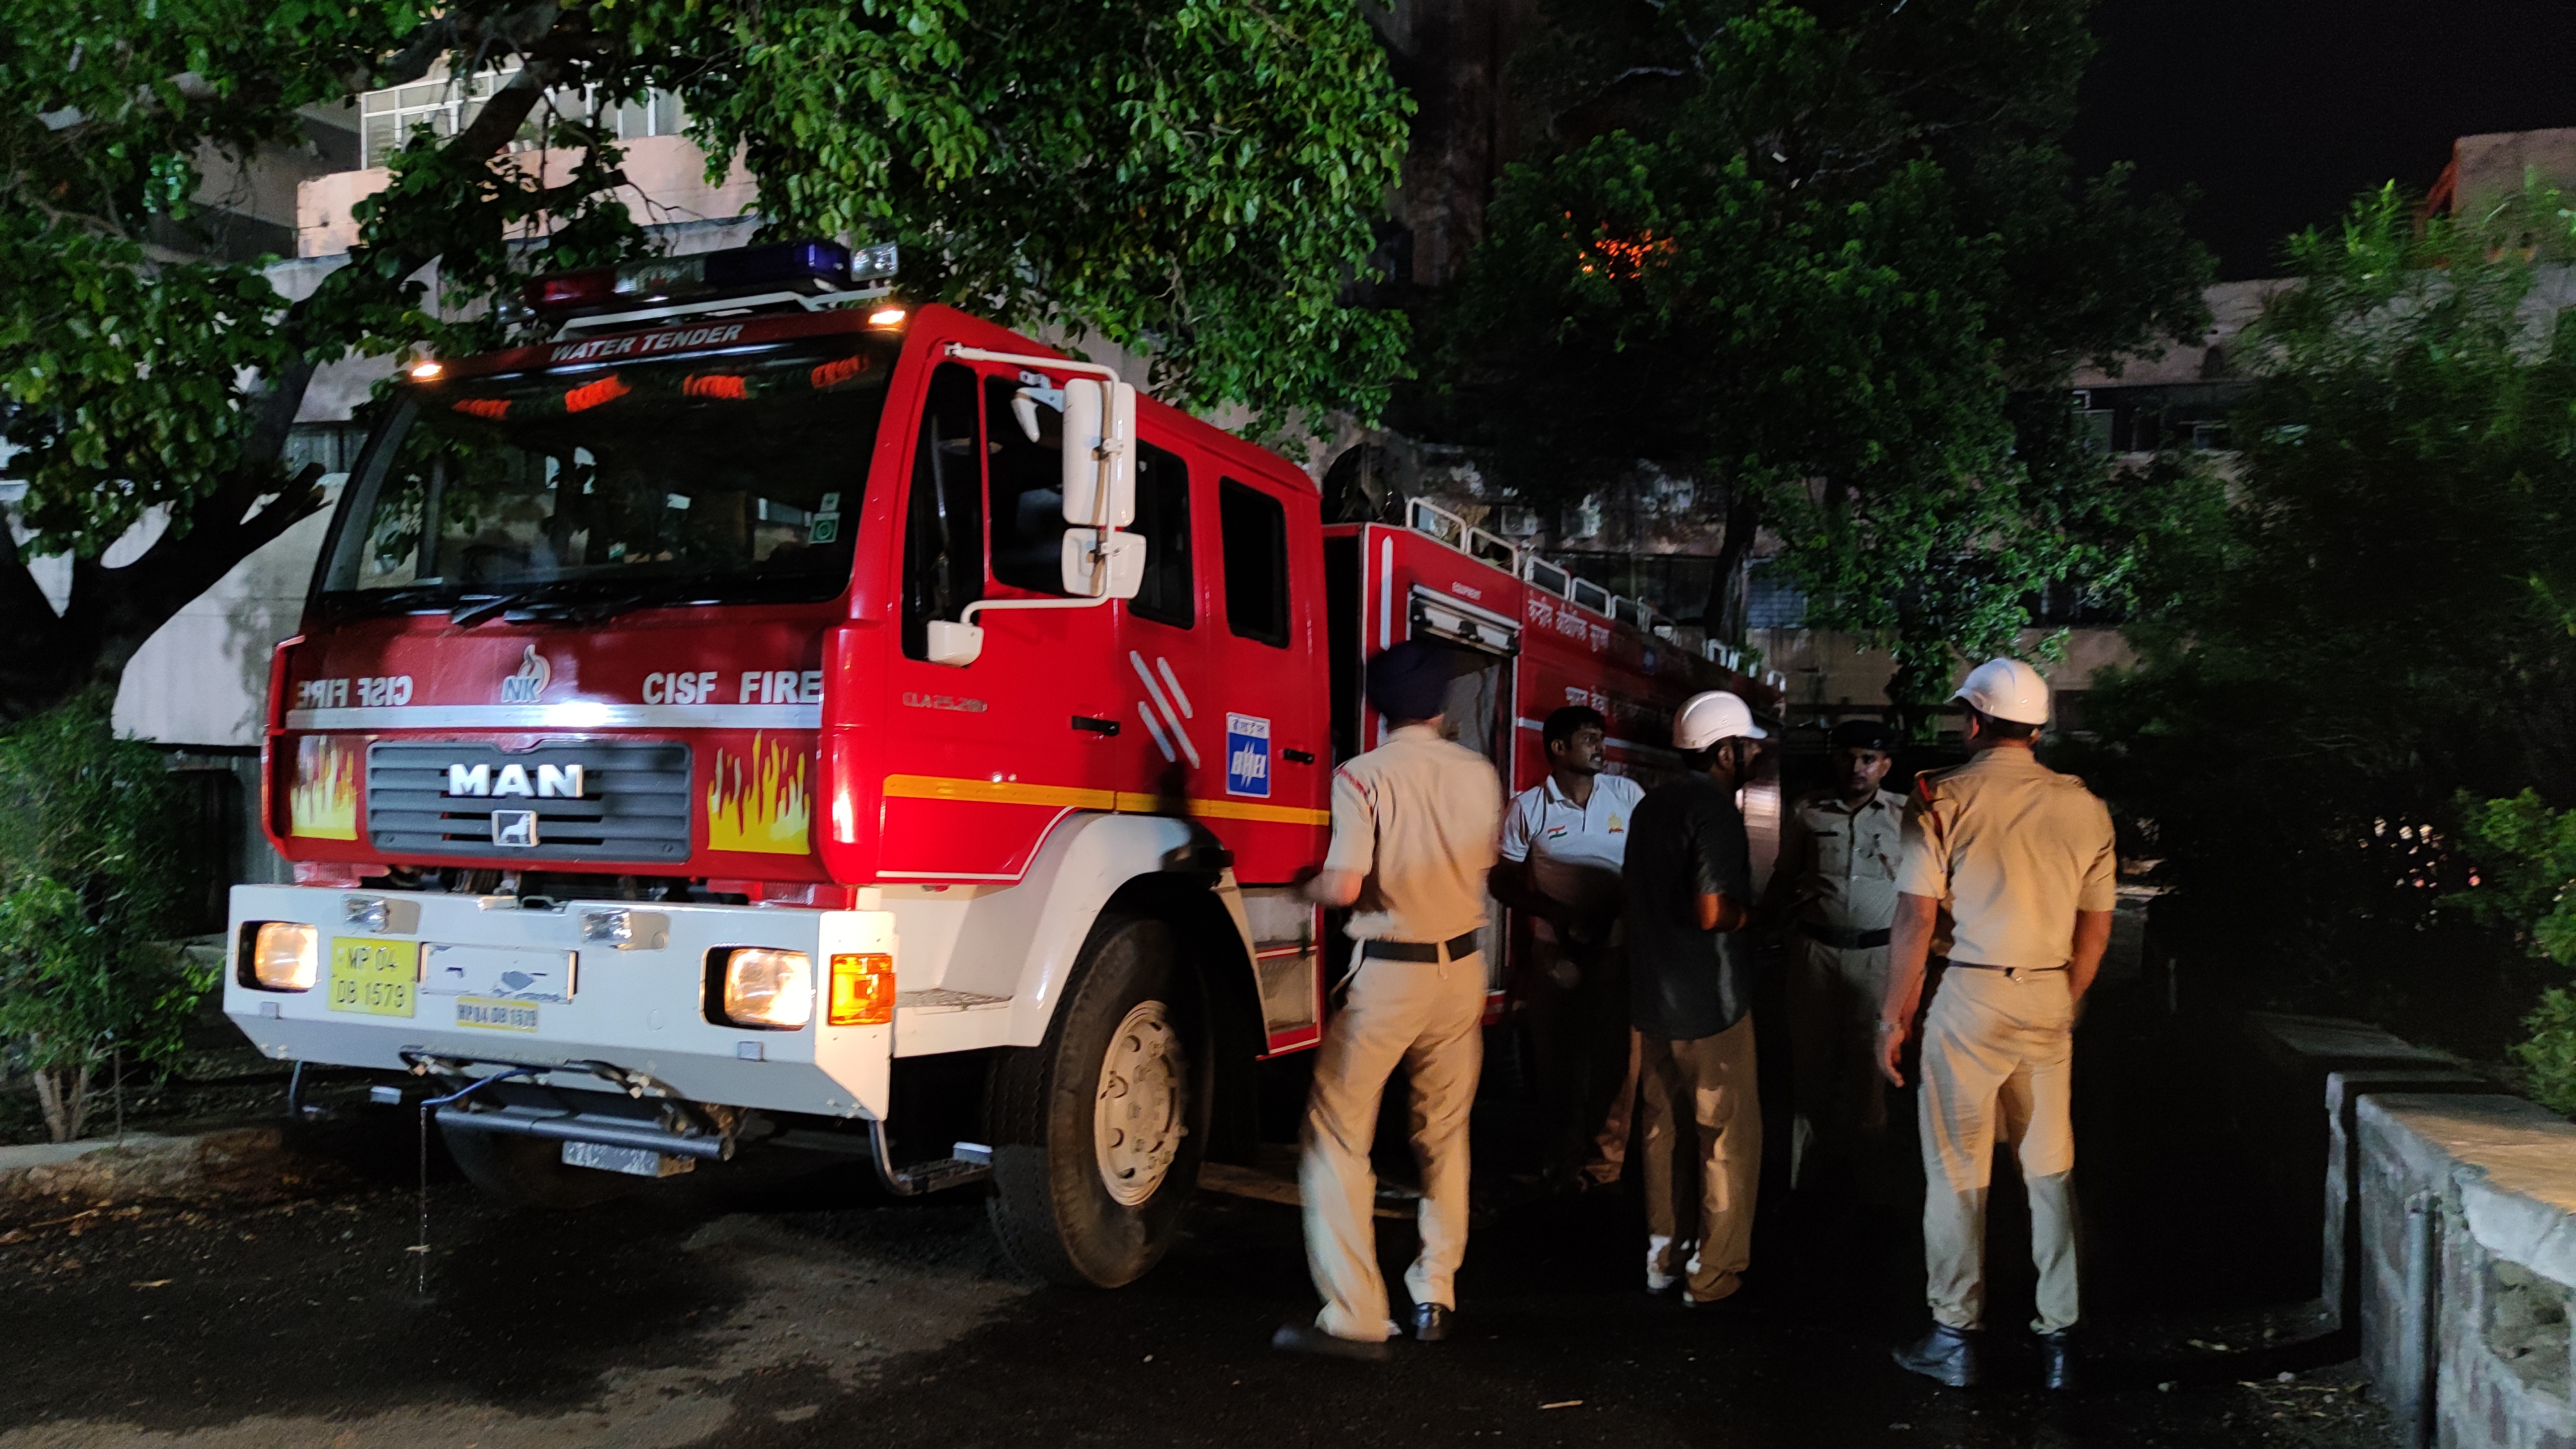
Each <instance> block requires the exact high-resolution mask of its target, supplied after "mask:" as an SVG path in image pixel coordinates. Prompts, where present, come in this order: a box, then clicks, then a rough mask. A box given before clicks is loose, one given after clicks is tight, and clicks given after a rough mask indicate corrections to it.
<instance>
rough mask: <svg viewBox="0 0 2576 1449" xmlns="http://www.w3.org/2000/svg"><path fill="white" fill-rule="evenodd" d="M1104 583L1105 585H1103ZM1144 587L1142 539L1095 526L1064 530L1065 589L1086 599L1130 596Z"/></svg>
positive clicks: (1143, 541) (1143, 548)
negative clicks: (1106, 531)
mask: <svg viewBox="0 0 2576 1449" xmlns="http://www.w3.org/2000/svg"><path fill="white" fill-rule="evenodd" d="M1104 585H1105V587H1104ZM1144 587H1145V540H1144V539H1143V538H1142V537H1141V536H1139V535H1137V534H1133V533H1111V534H1103V533H1102V532H1101V531H1100V530H1099V529H1096V528H1068V529H1066V530H1065V531H1064V591H1065V592H1066V593H1068V594H1078V595H1081V596H1083V597H1085V598H1095V599H1097V598H1110V599H1132V598H1134V597H1136V594H1137V592H1138V591H1139V590H1141V589H1143V588H1144Z"/></svg>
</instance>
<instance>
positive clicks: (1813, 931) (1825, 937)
mask: <svg viewBox="0 0 2576 1449" xmlns="http://www.w3.org/2000/svg"><path fill="white" fill-rule="evenodd" d="M1798 929H1799V930H1801V931H1804V932H1806V933H1807V935H1808V937H1809V938H1810V939H1812V940H1815V941H1819V942H1822V943H1823V944H1825V945H1828V946H1833V947H1836V948H1838V949H1841V950H1845V951H1866V950H1869V949H1870V948H1871V947H1873V946H1884V945H1886V944H1887V936H1888V933H1887V932H1885V931H1837V930H1835V929H1834V928H1833V927H1831V926H1819V925H1815V924H1813V923H1811V922H1807V921H1800V922H1799V923H1798Z"/></svg>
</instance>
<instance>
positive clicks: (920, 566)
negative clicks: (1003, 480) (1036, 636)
mask: <svg viewBox="0 0 2576 1449" xmlns="http://www.w3.org/2000/svg"><path fill="white" fill-rule="evenodd" d="M983 596H984V478H983V466H982V462H981V458H980V455H979V449H978V447H977V439H976V436H975V374H974V373H973V372H972V371H970V370H968V369H967V368H965V367H962V366H960V365H958V364H957V363H954V362H946V363H941V364H940V366H939V370H938V371H937V372H934V373H932V374H931V375H930V389H929V398H928V401H927V402H926V403H925V404H924V405H923V407H922V410H921V444H920V446H919V447H918V448H916V449H915V450H914V451H913V455H912V496H911V498H910V499H909V500H908V501H907V503H906V504H905V509H904V530H903V652H904V653H906V654H909V655H911V656H912V657H913V658H915V659H926V658H928V657H929V654H930V621H931V620H933V619H954V618H956V617H957V615H958V611H960V610H962V609H964V608H965V607H966V606H967V605H968V604H971V603H973V602H975V601H976V600H977V599H980V598H982V597H983Z"/></svg>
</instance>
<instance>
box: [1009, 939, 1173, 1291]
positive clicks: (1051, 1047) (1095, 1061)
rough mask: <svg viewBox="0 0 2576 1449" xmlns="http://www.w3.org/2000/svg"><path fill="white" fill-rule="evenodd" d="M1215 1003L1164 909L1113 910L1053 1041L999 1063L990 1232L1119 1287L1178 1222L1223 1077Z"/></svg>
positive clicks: (1092, 1280)
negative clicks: (1156, 915) (1213, 1044)
mask: <svg viewBox="0 0 2576 1449" xmlns="http://www.w3.org/2000/svg"><path fill="white" fill-rule="evenodd" d="M1207 1020H1208V1011H1207V1007H1206V1003H1205V1001H1204V1000H1203V997H1202V992H1201V990H1200V988H1199V984H1198V982H1197V981H1196V980H1195V979H1194V978H1192V977H1191V976H1190V975H1189V974H1188V973H1187V972H1186V971H1184V970H1183V969H1182V966H1181V962H1180V937H1179V935H1178V933H1177V932H1175V931H1174V930H1173V929H1172V927H1171V926H1170V925H1169V924H1168V923H1166V922H1163V921H1159V920H1153V919H1150V918H1146V917H1139V916H1105V917H1103V918H1102V919H1101V921H1100V922H1099V924H1097V925H1096V926H1094V927H1093V928H1092V932H1091V939H1090V941H1089V942H1088V943H1087V944H1086V945H1085V946H1084V947H1083V952H1082V959H1081V960H1080V961H1079V962H1077V963H1076V965H1075V967H1074V971H1073V978H1072V989H1071V993H1070V994H1069V995H1068V996H1067V997H1066V998H1065V1001H1064V1005H1063V1006H1062V1007H1061V1008H1060V1009H1058V1010H1057V1012H1056V1017H1055V1021H1054V1022H1053V1024H1051V1025H1050V1026H1049V1027H1048V1028H1047V1035H1046V1041H1045V1042H1044V1044H1042V1045H1039V1046H1035V1047H1021V1048H1017V1049H1015V1050H1012V1051H1009V1052H1005V1053H1004V1054H1003V1055H1002V1056H1001V1057H1000V1058H999V1059H998V1060H997V1061H996V1062H995V1064H994V1069H993V1084H992V1092H991V1095H990V1097H989V1098H988V1100H989V1101H990V1103H991V1113H992V1122H991V1126H992V1132H993V1188H994V1192H993V1196H992V1199H991V1213H992V1220H993V1230H994V1233H995V1234H996V1235H997V1236H998V1237H1000V1239H1001V1241H1002V1250H1003V1252H1005V1253H1006V1254H1008V1255H1009V1257H1010V1259H1011V1262H1012V1263H1013V1264H1014V1265H1015V1266H1016V1267H1018V1268H1019V1269H1020V1271H1022V1272H1023V1273H1026V1274H1028V1275H1030V1276H1032V1277H1036V1278H1042V1279H1045V1280H1047V1281H1049V1282H1054V1283H1065V1284H1074V1285H1083V1284H1088V1285H1090V1286H1092V1287H1096V1288H1116V1287H1119V1286H1121V1285H1123V1284H1127V1283H1132V1282H1134V1281H1135V1280H1136V1279H1138V1278H1141V1277H1143V1276H1144V1275H1145V1273H1146V1272H1147V1270H1149V1269H1151V1268H1152V1267H1153V1266H1154V1265H1155V1264H1156V1263H1158V1262H1160V1261H1161V1260H1162V1257H1163V1254H1164V1253H1165V1252H1166V1251H1167V1250H1169V1249H1170V1247H1171V1245H1172V1240H1173V1239H1174V1238H1175V1237H1176V1236H1178V1234H1179V1232H1180V1223H1181V1215H1182V1212H1183V1210H1184V1209H1185V1208H1187V1207H1188V1205H1189V1200H1190V1195H1191V1193H1192V1192H1194V1191H1195V1190H1196V1188H1197V1186H1198V1175H1199V1159H1200V1157H1201V1156H1202V1155H1203V1153H1204V1151H1205V1149H1206V1144H1207V1133H1208V1120H1209V1112H1208V1109H1209V1099H1210V1096H1211V1095H1212V1090H1211V1089H1212V1088H1213V1086H1214V1084H1215V1071H1214V1068H1215V1061H1214V1054H1213V1052H1212V1051H1211V1049H1210V1045H1209V1034H1208V1031H1207Z"/></svg>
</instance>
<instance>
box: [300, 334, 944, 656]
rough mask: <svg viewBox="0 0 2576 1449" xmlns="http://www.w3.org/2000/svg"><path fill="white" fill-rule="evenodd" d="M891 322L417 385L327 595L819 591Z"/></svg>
mask: <svg viewBox="0 0 2576 1449" xmlns="http://www.w3.org/2000/svg"><path fill="white" fill-rule="evenodd" d="M893 363H894V342H893V340H892V339H875V338H838V339H834V340H833V343H832V344H831V345H829V346H827V347H818V346H816V345H813V344H810V343H809V344H806V345H802V346H795V347H773V348H764V349H760V350H757V351H753V352H749V353H735V354H731V355H726V356H719V357H699V358H679V359H672V360H668V361H652V362H641V363H632V364H625V365H620V366H614V367H609V368H586V369H583V370H580V371H577V372H553V373H527V374H520V375H517V376H508V377H499V378H489V379H466V380H458V381H454V382H449V383H432V384H425V385H423V384H415V385H409V386H406V387H405V388H404V389H403V390H402V391H403V393H404V397H403V398H402V400H401V401H400V402H399V403H398V404H397V405H396V407H395V409H394V412H393V415H392V416H391V417H390V418H388V419H387V421H386V422H385V423H384V424H383V426H382V428H381V429H380V431H379V435H378V436H377V438H376V439H375V440H374V442H373V444H372V446H371V447H370V448H369V450H368V453H367V461H366V462H365V463H364V464H363V465H361V469H360V473H359V476H358V477H357V478H355V479H353V480H352V484H351V488H352V497H351V499H350V503H349V508H348V514H347V517H346V518H345V519H344V520H343V521H342V523H341V527H340V531H339V535H338V541H337V544H336V546H335V547H334V549H333V551H332V556H331V563H330V567H329V569H328V570H327V571H326V573H325V574H324V577H323V583H322V588H323V592H324V595H325V596H326V598H329V599H331V600H332V601H333V602H335V603H338V604H341V605H344V606H354V607H358V608H361V609H366V608H370V607H379V608H387V609H391V608H397V607H399V608H409V609H436V608H446V607H452V606H454V605H456V604H458V603H460V602H462V601H464V600H467V599H471V598H476V597H481V598H486V599H489V598H509V599H512V600H513V601H516V600H517V599H519V598H521V597H523V596H524V597H526V598H528V599H530V600H532V601H536V600H543V601H549V602H555V603H560V604H578V603H581V602H583V601H592V602H597V603H602V604H608V605H611V606H640V605H643V604H650V603H683V602H687V603H730V602H750V601H795V600H808V601H810V600H817V599H828V598H830V597H832V596H833V595H835V594H837V593H839V592H840V591H841V589H842V588H843V587H844V586H845V585H846V584H847V583H848V582H849V577H850V557H851V538H850V535H851V533H852V531H853V530H854V529H855V527H856V525H857V522H858V517H859V504H860V497H861V494H862V492H863V491H864V489H865V488H866V484H867V467H868V458H869V455H870V453H871V451H872V449H873V447H874V445H875V442H876V434H877V424H878V420H879V414H880V413H881V412H882V411H883V409H884V406H885V396H886V381H887V377H888V375H889V374H890V373H891V372H892V371H893Z"/></svg>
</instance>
